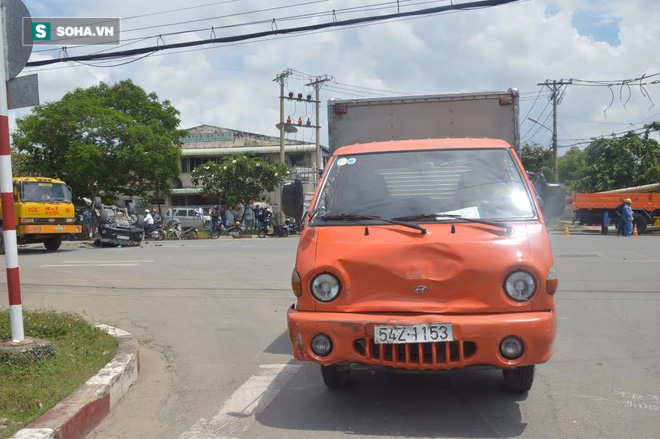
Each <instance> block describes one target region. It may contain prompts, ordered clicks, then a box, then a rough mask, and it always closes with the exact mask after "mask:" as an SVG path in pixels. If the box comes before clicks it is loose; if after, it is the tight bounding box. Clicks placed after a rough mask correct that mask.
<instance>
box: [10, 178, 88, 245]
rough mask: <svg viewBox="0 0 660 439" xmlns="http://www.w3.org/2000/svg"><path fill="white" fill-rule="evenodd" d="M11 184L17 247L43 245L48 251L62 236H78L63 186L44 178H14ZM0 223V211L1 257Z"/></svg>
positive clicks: (66, 190)
mask: <svg viewBox="0 0 660 439" xmlns="http://www.w3.org/2000/svg"><path fill="white" fill-rule="evenodd" d="M13 183H14V214H15V216H16V238H17V239H18V243H19V244H29V243H39V242H43V243H44V246H45V247H46V248H47V249H48V250H57V249H58V248H59V247H60V245H61V244H62V237H63V236H64V235H66V234H76V233H81V231H82V226H80V225H77V224H75V222H76V214H75V209H74V206H73V203H72V200H71V191H70V190H69V188H68V187H67V185H66V183H64V182H63V181H61V180H57V179H54V178H47V177H15V178H14V179H13ZM2 221H3V219H2V211H1V210H0V253H2V254H4V250H5V245H4V241H3V237H2V233H1V232H2V226H3V222H2Z"/></svg>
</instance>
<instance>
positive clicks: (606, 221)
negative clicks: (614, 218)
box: [600, 210, 610, 235]
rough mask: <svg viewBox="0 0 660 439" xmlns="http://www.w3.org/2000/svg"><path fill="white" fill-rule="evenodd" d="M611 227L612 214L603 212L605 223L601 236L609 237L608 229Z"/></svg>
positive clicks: (601, 229) (603, 223) (602, 226)
mask: <svg viewBox="0 0 660 439" xmlns="http://www.w3.org/2000/svg"><path fill="white" fill-rule="evenodd" d="M609 226H610V212H609V211H607V210H606V211H605V212H603V222H602V225H601V228H600V234H601V235H607V228H608V227H609Z"/></svg>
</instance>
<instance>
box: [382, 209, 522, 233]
mask: <svg viewBox="0 0 660 439" xmlns="http://www.w3.org/2000/svg"><path fill="white" fill-rule="evenodd" d="M438 218H452V219H457V220H463V221H465V222H468V223H478V224H486V225H487V226H493V227H499V228H501V229H504V230H506V234H507V235H510V234H511V232H512V231H513V227H511V226H510V225H508V224H506V223H501V222H498V221H489V220H483V219H478V218H465V217H462V216H461V215H451V214H448V213H420V214H419V215H410V216H399V217H396V218H392V220H393V221H415V220H422V219H438Z"/></svg>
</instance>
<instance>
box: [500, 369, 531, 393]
mask: <svg viewBox="0 0 660 439" xmlns="http://www.w3.org/2000/svg"><path fill="white" fill-rule="evenodd" d="M502 376H503V377H504V384H505V385H506V387H507V389H509V390H510V391H512V392H517V393H526V392H527V391H529V389H531V388H532V383H533V382H534V365H531V366H519V367H516V368H514V369H502Z"/></svg>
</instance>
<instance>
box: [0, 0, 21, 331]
mask: <svg viewBox="0 0 660 439" xmlns="http://www.w3.org/2000/svg"><path fill="white" fill-rule="evenodd" d="M5 18H6V9H5V6H4V4H2V5H0V197H1V199H2V228H3V232H2V233H3V241H4V244H5V262H6V265H7V287H8V289H9V319H10V326H11V339H12V341H14V342H17V343H18V342H21V341H23V340H24V339H25V333H24V332H23V305H22V304H21V281H20V278H19V276H18V244H17V241H16V217H15V215H14V185H13V183H12V178H11V148H10V146H9V145H10V144H9V117H8V116H7V114H8V108H7V73H6V72H7V70H6V66H7V58H6V57H7V54H6V53H5V47H6V46H5V42H6V38H7V37H6V34H5Z"/></svg>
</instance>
